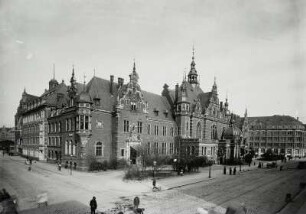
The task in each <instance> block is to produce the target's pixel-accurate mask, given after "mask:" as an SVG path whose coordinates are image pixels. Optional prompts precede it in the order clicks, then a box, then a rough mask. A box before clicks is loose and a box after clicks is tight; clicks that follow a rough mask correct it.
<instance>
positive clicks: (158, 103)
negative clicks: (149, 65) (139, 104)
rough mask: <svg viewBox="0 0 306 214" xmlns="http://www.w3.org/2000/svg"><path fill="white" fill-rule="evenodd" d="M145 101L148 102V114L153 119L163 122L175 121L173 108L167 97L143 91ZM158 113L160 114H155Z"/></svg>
mask: <svg viewBox="0 0 306 214" xmlns="http://www.w3.org/2000/svg"><path fill="white" fill-rule="evenodd" d="M142 93H143V96H144V100H145V101H147V102H148V105H149V109H148V113H149V116H150V117H151V118H153V119H154V118H159V119H163V120H171V121H172V120H174V119H173V116H172V113H171V106H170V104H169V102H168V100H167V98H166V97H163V96H161V95H158V94H154V93H151V92H147V91H142ZM156 111H158V114H156V113H155V112H156Z"/></svg>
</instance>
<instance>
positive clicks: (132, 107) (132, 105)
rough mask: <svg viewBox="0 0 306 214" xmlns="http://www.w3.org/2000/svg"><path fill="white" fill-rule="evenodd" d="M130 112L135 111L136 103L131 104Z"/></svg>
mask: <svg viewBox="0 0 306 214" xmlns="http://www.w3.org/2000/svg"><path fill="white" fill-rule="evenodd" d="M131 110H132V111H136V103H131Z"/></svg>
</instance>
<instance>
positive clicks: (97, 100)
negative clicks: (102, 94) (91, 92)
mask: <svg viewBox="0 0 306 214" xmlns="http://www.w3.org/2000/svg"><path fill="white" fill-rule="evenodd" d="M94 103H95V106H100V99H99V98H94Z"/></svg>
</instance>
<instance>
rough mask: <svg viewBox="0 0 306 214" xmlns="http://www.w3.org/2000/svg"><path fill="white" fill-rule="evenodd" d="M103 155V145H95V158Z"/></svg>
mask: <svg viewBox="0 0 306 214" xmlns="http://www.w3.org/2000/svg"><path fill="white" fill-rule="evenodd" d="M102 154H103V145H102V143H101V142H98V143H96V156H102Z"/></svg>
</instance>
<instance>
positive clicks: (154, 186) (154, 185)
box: [152, 178, 158, 190]
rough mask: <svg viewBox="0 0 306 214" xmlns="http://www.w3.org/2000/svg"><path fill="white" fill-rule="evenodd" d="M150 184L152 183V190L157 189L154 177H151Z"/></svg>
mask: <svg viewBox="0 0 306 214" xmlns="http://www.w3.org/2000/svg"><path fill="white" fill-rule="evenodd" d="M152 185H153V190H158V188H157V187H156V179H155V178H153V181H152Z"/></svg>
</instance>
